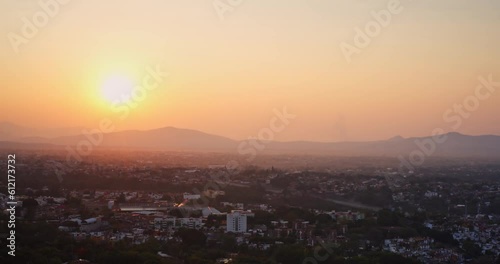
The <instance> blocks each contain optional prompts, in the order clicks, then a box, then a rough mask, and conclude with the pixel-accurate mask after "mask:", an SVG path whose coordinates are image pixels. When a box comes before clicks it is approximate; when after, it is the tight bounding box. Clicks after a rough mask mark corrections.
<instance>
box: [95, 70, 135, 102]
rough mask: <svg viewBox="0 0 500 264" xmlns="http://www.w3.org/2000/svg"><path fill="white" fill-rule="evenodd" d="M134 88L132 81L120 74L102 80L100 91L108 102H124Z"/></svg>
mask: <svg viewBox="0 0 500 264" xmlns="http://www.w3.org/2000/svg"><path fill="white" fill-rule="evenodd" d="M133 89H134V83H133V82H132V81H131V80H130V79H129V78H127V77H125V76H122V75H113V76H110V77H108V78H107V79H105V80H104V82H103V83H102V86H101V92H102V96H103V97H104V99H106V100H107V101H109V102H119V103H122V102H126V101H128V100H129V99H130V95H131V94H132V91H133Z"/></svg>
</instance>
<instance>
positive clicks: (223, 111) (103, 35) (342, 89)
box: [0, 0, 500, 141]
mask: <svg viewBox="0 0 500 264" xmlns="http://www.w3.org/2000/svg"><path fill="white" fill-rule="evenodd" d="M46 1H49V0H46ZM52 1H56V0H52ZM220 1H222V2H223V3H225V2H227V1H226V0H220ZM49 2H50V1H49ZM213 2H214V1H213V0H204V1H173V0H147V1H117V0H116V1H111V0H109V1H97V0H85V1H84V0H71V1H69V3H67V4H65V5H61V6H59V10H58V11H57V12H55V13H54V15H53V17H50V18H49V20H48V23H47V25H46V26H45V27H43V28H39V31H38V33H37V34H36V35H35V36H34V37H32V38H29V39H27V43H23V44H22V45H20V46H19V52H18V53H16V52H15V51H14V48H13V46H12V44H11V42H10V41H9V37H8V36H9V34H10V33H15V34H21V30H22V27H23V20H22V18H23V17H26V18H28V19H32V18H33V16H34V15H35V14H37V13H39V12H42V11H43V9H42V8H41V7H40V6H39V4H38V1H7V0H0V17H1V18H0V22H1V27H0V35H3V36H5V37H3V38H1V39H0V58H1V64H0V83H1V88H0V89H1V90H0V98H2V104H0V121H9V122H14V123H17V124H20V125H24V126H33V127H61V126H86V127H90V128H93V127H97V126H98V124H99V121H100V120H102V119H103V118H105V117H110V118H111V119H112V120H115V125H116V127H117V129H118V130H123V129H149V128H157V127H163V126H175V127H180V128H191V129H197V130H201V131H205V132H208V133H214V134H219V135H223V136H227V137H231V138H235V139H244V138H247V137H248V136H254V135H256V133H257V132H258V131H259V129H261V128H263V127H267V126H268V124H269V120H270V119H271V118H272V117H273V109H274V108H278V109H281V108H283V107H284V106H286V107H287V109H288V110H289V112H290V113H292V114H295V115H296V116H297V117H296V118H295V119H294V120H293V121H292V122H291V124H290V125H289V126H288V127H287V128H286V129H285V130H284V131H283V132H281V133H279V134H278V135H276V139H277V140H317V141H340V140H375V139H385V138H390V137H392V136H395V135H398V134H399V135H402V136H423V135H429V134H431V132H432V130H433V129H434V128H437V127H441V128H443V129H445V130H447V131H451V124H450V123H447V122H445V121H444V120H443V113H444V112H445V111H446V110H447V109H449V108H450V107H452V106H453V105H454V104H456V103H462V102H463V101H464V99H465V98H466V97H467V96H469V95H474V91H475V87H476V86H477V85H478V84H479V81H478V77H479V76H488V75H489V74H493V79H494V80H496V81H498V82H500V50H499V49H498V47H497V46H498V43H500V27H499V25H500V15H499V14H500V2H499V1H484V0H483V1H466V0H446V1H408V0H401V6H402V8H403V9H402V12H401V13H399V14H394V15H392V20H391V22H390V24H389V25H388V26H387V27H384V28H382V30H381V32H380V34H379V35H377V36H375V37H373V38H371V43H370V45H368V46H367V47H366V48H362V49H361V52H360V53H359V54H355V55H353V57H352V61H351V63H348V62H347V61H346V59H345V57H344V55H343V53H342V51H341V49H340V44H341V43H342V42H346V43H351V44H352V43H353V39H354V36H355V28H356V27H359V28H363V27H364V25H365V24H366V23H368V22H370V21H373V20H374V19H373V17H372V16H371V12H372V11H376V12H378V11H380V10H383V9H386V8H387V3H388V2H390V1H353V0H342V1H341V0H338V1H333V0H332V1H320V0H310V1H307V0H275V1H267V0H266V1H265V0H246V1H242V4H241V5H239V6H235V7H232V9H231V10H230V11H228V12H226V13H225V14H224V19H223V20H221V19H220V18H219V16H218V14H217V11H216V10H215V9H214V6H213ZM41 10H42V11H41ZM157 64H159V65H161V68H162V69H164V70H165V71H168V73H169V76H168V77H167V78H165V81H164V82H162V83H161V84H160V85H159V87H158V88H157V89H154V90H152V91H148V93H147V96H146V98H145V99H144V100H143V101H142V102H139V103H138V106H137V108H135V109H131V111H130V115H129V116H128V117H127V118H125V119H124V120H120V119H119V118H117V116H116V114H115V113H113V112H112V110H111V103H110V102H109V101H107V100H106V99H105V98H104V97H103V96H102V89H103V87H102V86H103V85H102V84H103V82H104V81H105V80H106V79H107V78H109V76H113V74H119V75H121V76H125V77H126V78H128V79H130V81H131V82H133V83H135V84H137V85H140V83H141V81H142V79H143V78H144V76H145V75H147V70H146V69H147V67H148V66H149V67H155V65H157ZM499 110H500V92H498V91H497V92H496V93H493V94H492V96H491V97H490V98H489V99H487V100H484V101H481V102H480V106H479V108H478V109H477V110H475V111H474V112H472V113H471V116H470V118H468V119H466V120H465V119H464V121H463V125H461V126H460V127H459V129H458V131H459V132H462V133H467V134H500V126H499V121H500V118H499V116H500V115H499V113H500V111H499Z"/></svg>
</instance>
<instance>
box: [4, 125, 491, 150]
mask: <svg viewBox="0 0 500 264" xmlns="http://www.w3.org/2000/svg"><path fill="white" fill-rule="evenodd" d="M0 127H1V128H4V130H3V131H4V132H6V133H4V134H0V141H11V142H13V141H14V142H22V143H25V144H23V145H22V146H23V147H26V144H27V143H30V144H45V145H37V146H38V147H40V146H47V144H51V145H71V146H76V145H77V144H78V143H79V142H82V141H88V138H87V137H86V136H85V135H81V134H80V135H76V136H59V137H53V138H48V137H43V136H39V135H37V134H36V132H37V131H33V130H30V129H29V128H23V127H17V126H13V125H12V124H6V123H0ZM7 128H8V129H7ZM13 131H19V133H20V134H19V135H31V136H27V137H20V136H19V135H18V136H17V137H14V139H13V137H12V135H11V133H13ZM5 135H7V137H5ZM444 136H446V141H445V142H443V143H437V142H435V141H434V140H433V138H432V137H419V138H403V137H401V136H396V137H393V138H391V139H388V140H381V141H370V142H335V143H328V142H326V143H325V142H310V141H295V142H276V141H273V142H267V143H266V144H263V145H264V146H265V148H264V150H262V152H263V153H289V154H311V155H338V156H391V157H395V156H397V155H400V154H401V155H404V156H408V155H409V154H410V153H412V152H413V151H421V152H424V150H430V151H432V152H433V155H439V156H454V157H470V156H475V157H492V158H500V136H494V135H485V136H468V135H462V134H459V133H448V134H446V135H444ZM8 144H13V143H8V142H2V144H0V147H4V146H6V145H8ZM433 145H434V146H435V147H433ZM11 146H12V145H11ZM98 146H100V147H112V148H134V149H154V150H175V151H177V150H179V151H182V150H185V151H203V152H206V151H215V152H232V153H237V152H238V150H240V151H241V150H243V151H244V152H245V153H247V154H248V153H249V152H250V151H251V150H252V148H254V147H253V145H252V144H250V143H249V142H245V141H236V140H232V139H229V138H225V137H221V136H216V135H211V134H207V133H203V132H200V131H196V130H189V129H179V128H174V127H164V128H158V129H153V130H145V131H139V130H128V131H120V132H113V133H108V134H104V135H103V139H102V142H101V143H100V144H99V145H98ZM257 152H259V150H257Z"/></svg>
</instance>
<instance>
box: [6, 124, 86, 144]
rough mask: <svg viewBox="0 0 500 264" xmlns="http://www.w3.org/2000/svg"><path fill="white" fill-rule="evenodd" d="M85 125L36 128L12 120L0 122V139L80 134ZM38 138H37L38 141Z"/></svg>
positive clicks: (10, 139) (12, 139)
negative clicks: (11, 121)
mask: <svg viewBox="0 0 500 264" xmlns="http://www.w3.org/2000/svg"><path fill="white" fill-rule="evenodd" d="M83 129H84V128H83V127H61V128H47V129H35V128H31V127H25V126H20V125H17V124H14V123H10V122H0V140H4V141H7V140H8V141H19V140H21V139H23V138H30V137H33V138H37V137H38V138H39V140H41V139H42V138H53V137H61V136H70V135H79V134H81V133H82V130H83ZM36 141H37V140H35V142H36Z"/></svg>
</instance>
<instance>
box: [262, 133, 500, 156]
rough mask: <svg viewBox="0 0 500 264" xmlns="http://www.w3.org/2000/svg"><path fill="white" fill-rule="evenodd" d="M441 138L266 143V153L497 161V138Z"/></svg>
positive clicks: (499, 145)
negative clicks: (425, 155)
mask: <svg viewBox="0 0 500 264" xmlns="http://www.w3.org/2000/svg"><path fill="white" fill-rule="evenodd" d="M442 136H443V137H446V140H445V141H444V142H442V143H438V142H436V141H434V140H433V138H432V137H415V138H403V137H394V138H391V139H389V140H382V141H372V142H339V143H314V142H273V143H270V144H269V150H273V151H276V152H280V151H287V152H290V151H294V152H302V153H308V154H330V155H340V156H397V155H400V154H401V155H409V154H410V153H412V152H414V151H420V152H424V153H426V152H427V151H428V153H432V155H439V156H453V157H469V156H478V157H496V158H500V136H493V135H485V136H468V135H462V134H459V133H448V134H445V135H442ZM433 146H434V147H433Z"/></svg>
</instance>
